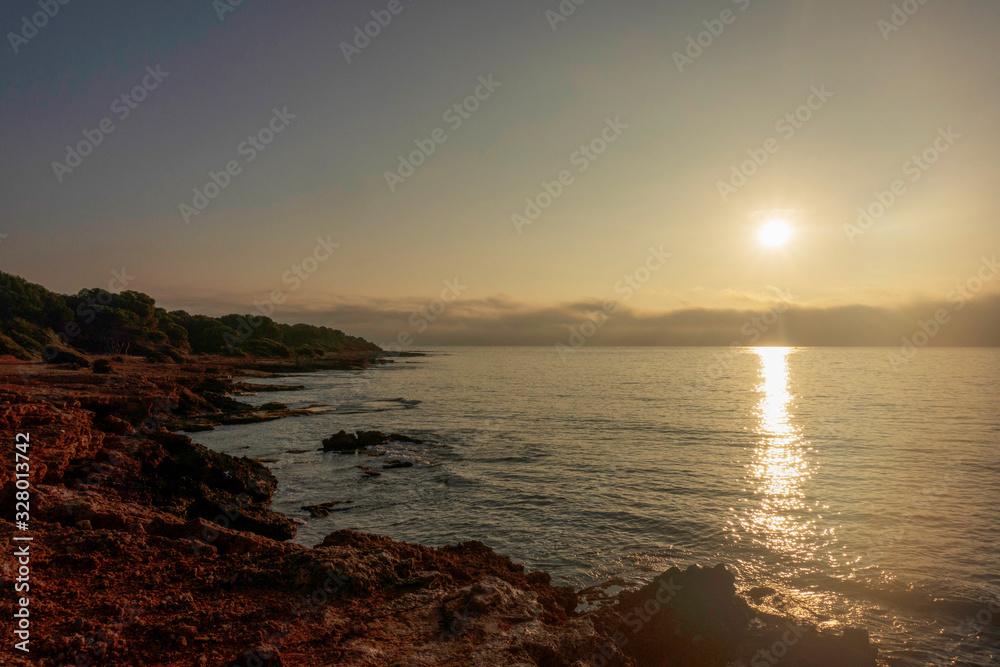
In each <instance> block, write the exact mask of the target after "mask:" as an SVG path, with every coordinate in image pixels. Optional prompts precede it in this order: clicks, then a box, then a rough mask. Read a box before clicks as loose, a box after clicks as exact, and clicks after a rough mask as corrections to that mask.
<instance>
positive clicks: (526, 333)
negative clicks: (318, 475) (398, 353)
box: [0, 0, 1000, 345]
mask: <svg viewBox="0 0 1000 667" xmlns="http://www.w3.org/2000/svg"><path fill="white" fill-rule="evenodd" d="M46 7H48V11H49V13H50V14H54V15H52V16H46V15H45V14H44V11H45V8H46ZM366 30H367V31H368V34H367V35H366V34H365V31H366ZM0 31H2V33H3V35H4V41H3V43H2V44H0V58H2V59H3V67H2V68H0V85H2V88H3V91H4V95H3V101H2V104H0V123H2V128H3V130H2V132H3V138H4V141H3V151H2V153H0V179H2V182H3V188H4V196H3V198H2V199H0V235H2V236H0V270H3V271H7V272H10V273H14V274H17V275H21V276H23V277H25V278H27V279H28V280H30V281H32V282H37V283H40V284H42V285H44V286H46V287H48V288H49V289H52V290H55V291H58V292H63V293H75V292H76V291H77V290H79V289H81V288H83V287H92V286H101V287H104V286H109V285H111V286H112V287H113V288H115V289H119V288H127V289H135V290H138V291H142V292H145V293H148V294H150V295H152V296H153V297H155V298H156V300H157V302H158V303H159V304H160V305H162V306H164V307H166V308H168V309H174V308H183V309H186V310H189V311H191V312H201V313H206V314H212V315H219V314H224V313H229V312H246V313H251V312H262V313H265V314H269V315H271V316H272V317H274V318H275V319H277V320H279V321H287V322H293V321H307V322H310V323H314V324H324V325H330V326H335V327H338V328H343V329H345V330H347V331H348V332H350V333H354V334H358V335H364V336H366V337H369V338H371V339H372V340H375V342H378V343H380V344H383V345H385V344H387V343H392V341H394V340H396V339H398V338H399V337H400V335H402V334H409V337H407V336H404V339H405V340H407V341H409V340H410V339H411V338H412V339H413V341H415V342H414V343H407V344H423V345H432V344H443V343H447V344H544V345H550V344H557V343H559V342H560V341H564V342H566V341H569V340H570V338H571V337H574V336H576V337H577V338H579V336H580V335H582V334H579V333H577V334H574V331H576V332H579V331H580V327H581V326H582V327H585V329H586V331H587V332H588V333H589V332H590V330H591V329H593V330H594V332H593V333H592V334H591V335H589V336H585V338H586V340H587V342H592V343H593V344H616V345H619V344H723V345H724V344H729V343H731V342H738V341H742V342H744V343H749V342H750V341H752V340H758V339H763V340H765V341H770V342H775V343H781V342H786V343H795V344H896V343H898V342H899V339H900V336H901V335H902V336H904V337H909V336H911V335H912V334H914V333H918V332H919V331H921V330H923V329H926V328H927V326H924V327H923V329H922V328H921V325H922V324H926V323H927V322H929V321H931V320H934V319H935V317H936V316H937V315H940V313H941V311H945V314H946V315H947V316H948V317H947V319H948V322H944V323H942V325H941V326H942V328H943V330H942V332H941V333H940V335H937V334H935V335H934V336H931V338H933V339H934V341H935V342H936V343H942V342H950V343H953V344H996V341H997V340H1000V335H998V331H1000V327H998V325H997V321H998V317H997V310H998V304H1000V301H998V300H997V299H996V298H995V297H996V295H997V294H1000V279H997V278H998V277H1000V276H998V275H997V274H998V270H994V269H992V268H991V267H993V266H994V264H995V260H994V258H995V256H996V253H997V252H998V251H1000V242H998V241H1000V239H998V234H997V230H998V221H1000V188H997V187H996V182H997V176H998V167H997V161H996V155H997V154H998V149H1000V124H998V123H997V120H998V118H997V113H996V109H997V108H998V102H1000V78H998V77H997V76H996V72H997V71H1000V51H998V49H997V48H996V45H997V44H998V43H1000V5H997V4H996V3H983V2H971V1H967V0H956V1H954V2H949V3H944V2H935V1H934V0H928V1H927V2H925V3H924V4H919V3H918V2H917V1H916V0H908V1H907V2H896V3H893V2H889V1H888V0H886V1H877V2H872V1H871V0H865V1H862V0H845V1H844V2H839V3H820V2H814V1H810V0H805V1H801V0H800V1H799V2H791V1H784V0H767V1H764V0H716V1H713V2H694V1H680V2H672V3H655V2H649V1H639V0H619V1H617V2H613V3H612V2H608V1H607V0H586V1H585V2H582V3H581V4H579V5H576V4H574V3H573V2H570V1H569V0H567V1H565V2H563V3H561V4H560V3H559V2H557V1H555V0H548V1H530V2H529V1H516V0H511V1H509V2H504V3H498V2H485V1H482V0H468V1H466V2H462V3H457V2H452V3H445V2H433V1H432V0H425V1H422V0H397V1H395V2H390V0H384V1H383V0H375V1H372V2H359V1H345V2H338V3H326V2H312V1H302V2H284V3H277V2H265V1H264V0H243V2H241V3H239V4H237V5H235V6H234V5H230V4H229V2H228V0H216V1H214V2H213V1H212V0H177V1H175V2H171V3H153V2H128V3H126V2H118V1H109V2H104V3H86V2H81V1H80V0H75V1H72V0H71V1H69V2H67V4H59V3H58V2H56V1H55V0H41V2H39V0H33V1H28V0H12V1H11V2H7V3H5V4H4V6H3V7H2V8H0ZM137 87H138V88H137ZM123 96H124V97H123ZM456 105H458V106H457V107H456ZM81 142H82V146H81ZM77 149H79V150H77ZM227 167H228V168H229V171H228V172H227ZM213 179H214V180H213ZM208 195H211V197H209V196H208ZM774 224H777V225H780V226H782V227H783V229H785V230H786V231H787V232H788V234H789V236H788V238H787V240H786V241H785V242H784V243H782V244H780V245H777V246H771V245H768V244H767V243H764V242H762V239H761V230H762V229H764V228H766V227H767V226H768V225H774ZM123 278H124V279H123ZM612 302H613V303H612ZM959 306H961V308H960V307H959ZM769 313H770V314H772V315H773V316H774V317H777V319H778V320H780V321H781V322H782V324H781V325H780V326H778V327H771V326H768V329H767V331H763V330H762V329H761V327H760V326H758V324H755V323H754V318H760V317H761V316H763V315H767V314H769ZM769 319H773V317H769ZM953 320H954V321H953ZM587 322H591V323H592V324H587ZM955 322H960V324H955ZM765 326H767V325H765ZM831 332H834V333H831ZM834 334H836V335H834ZM769 337H771V338H769Z"/></svg>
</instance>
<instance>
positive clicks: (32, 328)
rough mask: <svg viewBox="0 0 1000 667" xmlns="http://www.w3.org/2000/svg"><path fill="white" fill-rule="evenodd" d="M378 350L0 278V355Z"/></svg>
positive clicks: (337, 337)
mask: <svg viewBox="0 0 1000 667" xmlns="http://www.w3.org/2000/svg"><path fill="white" fill-rule="evenodd" d="M378 351H379V348H378V346H376V345H374V344H373V343H369V342H368V341H366V340H364V339H362V338H358V337H356V336H349V335H347V334H345V333H344V332H343V331H340V330H339V329H331V328H329V327H319V326H313V325H309V324H281V323H279V322H275V321H274V320H272V319H271V318H269V317H265V316H263V315H237V314H233V315H224V316H222V317H208V316H207V315H192V314H190V313H187V312H186V311H183V310H174V311H167V310H165V309H163V308H159V307H157V306H156V301H155V300H154V299H153V298H152V297H151V296H149V295H147V294H143V293H141V292H136V291H132V290H128V291H123V292H119V293H112V292H108V291H107V290H104V289H99V288H95V289H83V290H80V291H79V292H78V293H76V294H74V295H62V294H56V293H55V292H51V291H49V290H47V289H45V288H44V287H42V286H41V285H36V284H34V283H29V282H28V281H26V280H24V279H23V278H20V277H19V276H14V275H11V274H9V273H3V272H0V356H2V355H12V356H14V357H17V358H19V359H36V358H38V357H39V356H41V357H42V358H44V359H45V360H47V361H52V362H58V363H64V362H65V363H75V364H78V365H87V360H86V357H85V356H84V355H86V354H128V355H141V356H146V357H149V358H150V359H152V360H154V361H165V360H167V359H169V358H172V359H175V360H179V359H180V357H182V356H183V355H186V354H222V355H227V356H252V357H264V358H293V357H300V358H301V357H322V356H324V355H325V354H327V353H330V352H378Z"/></svg>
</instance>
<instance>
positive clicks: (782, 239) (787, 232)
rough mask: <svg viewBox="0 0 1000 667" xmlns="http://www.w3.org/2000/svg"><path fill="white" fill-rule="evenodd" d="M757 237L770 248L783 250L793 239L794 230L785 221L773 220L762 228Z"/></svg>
mask: <svg viewBox="0 0 1000 667" xmlns="http://www.w3.org/2000/svg"><path fill="white" fill-rule="evenodd" d="M757 237H758V238H759V239H760V242H761V243H762V244H764V245H766V246H767V247H768V248H781V247H782V246H784V245H787V243H788V242H789V241H790V240H791V238H792V228H791V226H790V225H789V224H788V223H787V222H785V221H784V220H771V221H770V222H768V223H767V224H765V225H764V226H763V227H761V228H760V232H758V234H757Z"/></svg>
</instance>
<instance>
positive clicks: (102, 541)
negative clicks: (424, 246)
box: [0, 356, 878, 667]
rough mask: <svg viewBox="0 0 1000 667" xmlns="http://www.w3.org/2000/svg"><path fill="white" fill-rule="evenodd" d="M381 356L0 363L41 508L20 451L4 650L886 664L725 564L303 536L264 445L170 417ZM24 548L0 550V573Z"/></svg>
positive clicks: (159, 657)
mask: <svg viewBox="0 0 1000 667" xmlns="http://www.w3.org/2000/svg"><path fill="white" fill-rule="evenodd" d="M369 361H370V359H366V358H361V357H350V356H344V357H340V358H335V359H328V360H317V361H314V362H313V366H314V367H310V368H296V367H293V366H290V365H278V366H276V365H275V364H274V363H273V362H266V363H265V362H260V363H256V362H253V361H252V360H247V359H243V360H239V361H236V360H231V359H229V360H227V359H223V358H212V357H197V358H192V360H191V361H189V362H186V363H180V364H151V363H148V362H146V361H143V360H139V359H133V358H119V359H118V360H112V361H111V364H110V366H111V372H107V373H94V372H92V371H91V370H89V369H82V370H81V369H74V368H71V367H68V366H67V367H59V366H53V365H43V364H33V363H14V362H13V361H11V362H9V363H0V432H2V434H3V438H4V440H5V442H7V443H10V445H8V446H5V451H8V452H11V451H12V444H13V442H14V437H15V434H19V433H26V434H29V435H30V447H29V448H28V455H29V457H30V469H31V478H30V479H31V484H32V486H31V499H30V522H29V527H28V530H27V531H22V530H17V529H16V527H15V525H14V524H12V523H10V519H11V518H12V509H13V507H14V503H15V494H16V492H17V490H16V488H15V485H14V481H13V480H14V479H15V476H14V473H15V471H14V456H13V455H9V456H6V457H5V458H4V470H5V473H4V477H3V484H2V490H0V501H2V502H0V505H2V507H4V508H5V511H4V512H3V514H2V515H0V531H2V532H3V534H4V535H5V536H8V538H9V537H10V536H12V535H14V534H15V532H16V534H17V535H22V536H23V535H29V536H31V537H33V541H32V542H31V543H30V553H31V558H30V582H31V587H30V591H29V592H23V593H15V592H14V590H13V588H12V587H10V586H5V588H4V593H3V600H4V604H5V605H6V606H7V607H8V608H11V607H12V606H14V605H15V603H16V600H17V598H18V597H19V596H22V595H28V596H30V600H31V601H30V606H29V609H30V638H31V639H30V654H23V653H21V652H19V651H15V650H13V649H12V644H13V641H12V640H11V638H10V634H9V633H8V637H7V640H6V641H5V646H4V648H3V649H2V650H0V664H3V663H6V664H14V665H22V664H23V665H28V664H39V665H53V666H57V665H58V666H62V665H103V664H106V665H144V666H145V665H167V666H181V665H184V666H188V665H213V666H214V665H240V666H244V667H251V666H254V667H262V666H265V665H268V666H275V665H291V666H303V667H313V666H320V665H354V666H359V667H360V666H372V667H375V666H393V667H394V666H400V667H402V666H404V665H405V666H411V665H412V666H418V665H420V666H422V665H427V666H431V665H446V666H451V665H454V666H459V665H462V666H465V665H478V666H493V665H496V666H500V665H510V666H513V665H518V666H526V665H539V666H543V667H555V666H559V665H573V666H576V667H585V666H591V667H601V666H622V667H624V666H634V667H666V666H673V665H685V666H693V667H697V666H702V665H704V666H716V665H718V666H720V667H721V666H723V665H744V666H749V667H758V666H761V665H787V666H789V667H805V666H813V667H843V666H848V665H849V666H852V667H855V666H856V667H865V666H867V665H876V664H878V662H877V656H876V653H877V652H876V649H875V648H874V647H873V646H872V645H871V644H870V642H869V640H868V636H867V633H866V632H864V631H863V630H855V629H847V630H844V631H842V632H839V633H835V634H828V633H821V632H819V631H818V630H816V629H815V628H813V627H810V626H808V625H807V624H804V623H802V622H799V621H793V620H792V619H786V618H781V617H779V616H775V615H772V614H768V613H765V612H763V611H761V610H759V609H757V608H755V607H754V606H753V605H752V604H751V603H750V602H749V601H748V600H747V599H745V598H744V597H743V596H741V595H740V594H738V592H737V591H736V588H735V584H734V578H733V576H732V575H731V574H730V573H729V572H727V571H726V570H725V568H723V567H721V566H720V567H715V568H701V567H696V566H692V567H690V568H688V569H686V570H684V571H681V570H679V569H676V568H675V569H672V570H669V571H668V572H665V573H663V574H661V575H660V576H659V577H657V578H656V579H655V580H654V581H652V582H650V583H649V584H647V585H646V586H644V587H642V588H641V589H638V590H626V591H624V592H621V593H618V594H617V595H597V596H594V595H589V594H588V593H590V594H592V593H594V591H589V592H588V593H581V592H577V591H574V590H572V589H570V588H566V587H559V586H553V585H552V582H551V578H550V577H549V575H547V574H545V573H544V572H526V571H525V570H524V568H523V567H522V566H520V565H517V564H515V563H513V562H511V561H510V560H509V559H507V558H505V557H503V556H501V555H498V554H496V553H494V552H493V551H492V550H491V549H489V548H488V547H487V546H485V545H483V544H481V543H479V542H469V543H464V544H460V545H456V546H450V547H443V548H438V549H432V548H428V547H423V546H419V545H412V544H405V543H400V542H395V541H393V540H390V539H388V538H386V537H380V536H374V535H365V534H359V533H355V532H352V531H338V532H335V533H332V534H330V535H328V536H327V537H326V538H325V539H324V540H323V542H322V543H321V544H319V545H317V546H315V547H313V548H306V547H302V546H299V545H295V544H291V543H289V542H287V540H288V539H289V538H290V537H292V536H294V534H295V529H296V524H295V523H294V522H292V521H291V520H290V519H288V518H287V517H285V516H283V515H281V514H278V513H276V512H273V511H272V510H270V508H269V503H270V500H271V497H272V495H273V494H274V491H275V488H276V484H277V482H276V480H275V478H274V476H273V475H271V473H270V472H269V471H268V470H267V468H266V467H265V466H264V465H262V464H261V463H260V462H257V461H253V460H250V459H246V458H241V459H237V458H234V457H231V456H227V455H224V454H219V453H216V452H212V451H209V450H207V449H206V448H204V447H202V446H201V445H197V444H195V443H192V442H191V440H190V439H189V438H188V437H187V436H185V435H182V434H179V433H177V432H176V431H178V430H181V429H186V430H197V429H200V428H212V427H213V426H214V425H217V424H239V423H250V422H253V421H261V420H265V419H279V418H284V417H302V418H308V415H311V414H316V412H317V411H318V410H321V409H322V407H317V408H315V409H307V410H289V409H288V408H287V407H286V406H283V405H281V404H273V403H272V404H267V405H264V406H262V407H261V408H251V407H250V406H247V405H245V404H243V403H239V402H238V401H237V400H235V399H234V398H232V396H233V395H238V394H239V393H241V392H247V391H266V390H267V387H266V386H265V387H261V386H259V385H253V386H252V387H250V386H248V385H245V384H241V378H245V377H248V376H256V377H266V376H267V375H268V374H273V373H277V372H290V371H293V370H304V371H308V370H319V369H323V368H348V367H357V366H358V365H361V364H364V363H368V362H369ZM383 437H385V438H387V437H389V436H384V435H383V434H378V433H376V432H365V433H359V434H348V433H343V432H342V433H338V434H336V435H334V436H332V437H331V438H330V439H329V440H328V441H327V442H324V443H322V445H321V443H316V446H317V448H323V449H326V450H328V451H348V450H353V449H356V448H363V447H365V446H367V444H369V443H371V442H377V441H381V439H382V438H383ZM391 437H393V438H396V437H402V436H398V434H393V435H392V436H391ZM313 509H315V511H317V512H323V511H326V512H329V511H334V510H335V508H333V507H325V506H317V507H315V508H313ZM311 511H312V510H311ZM13 544H20V543H13V542H10V541H9V540H8V547H9V548H10V545H13ZM16 568H17V566H16V563H15V562H14V561H12V560H11V559H5V560H4V561H3V569H4V578H5V579H8V580H12V579H14V577H15V576H16V573H17V570H16ZM750 593H751V594H752V598H753V599H754V600H755V601H757V602H759V601H761V600H764V599H767V598H768V597H769V596H772V595H774V591H769V590H767V589H756V590H754V591H751V592H750ZM585 596H586V597H587V599H589V600H590V601H591V602H592V604H590V605H582V604H581V603H582V602H583V601H584V597H585ZM595 600H596V602H594V601H595ZM584 609H585V610H584Z"/></svg>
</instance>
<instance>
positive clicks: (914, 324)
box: [164, 293, 1000, 350]
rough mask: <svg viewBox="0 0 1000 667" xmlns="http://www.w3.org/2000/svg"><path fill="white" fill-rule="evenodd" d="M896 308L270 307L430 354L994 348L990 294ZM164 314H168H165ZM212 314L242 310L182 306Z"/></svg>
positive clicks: (997, 322) (999, 327)
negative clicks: (581, 346)
mask: <svg viewBox="0 0 1000 667" xmlns="http://www.w3.org/2000/svg"><path fill="white" fill-rule="evenodd" d="M949 297H950V298H948V299H947V300H942V301H940V302H931V301H925V302H915V303H911V304H908V305H904V306H898V307H875V306H866V305H838V306H826V307H820V306H802V305H794V304H789V303H785V302H782V301H775V302H773V303H771V304H767V305H761V306H760V307H759V308H757V309H753V310H737V309H705V308H687V309H680V310H672V311H662V312H652V311H646V310H638V309H635V308H632V307H629V306H628V305H625V304H617V305H613V304H609V303H606V302H598V301H581V302H576V303H566V304H560V305H550V306H545V305H533V304H527V303H523V302H518V301H515V300H513V299H509V298H505V297H495V298H488V299H478V300H476V299H458V300H456V301H453V302H452V303H447V304H446V303H444V302H443V301H440V300H437V301H427V300H423V301H421V300H418V299H413V300H409V299H408V300H392V301H390V300H377V299H372V300H350V301H338V302H334V303H330V304H328V305H325V306H323V307H321V308H319V309H309V310H305V309H293V308H291V307H279V310H277V311H276V312H275V313H274V315H273V316H274V317H275V319H277V320H280V321H283V322H308V323H310V324H320V325H326V326H331V327H336V328H339V329H343V330H344V331H346V332H348V333H351V334H354V335H360V336H363V337H365V338H367V339H369V340H372V341H374V342H375V343H378V344H379V345H382V346H383V347H389V346H391V345H393V344H396V345H398V346H399V348H400V349H404V350H406V349H417V348H419V347H421V346H434V345H555V344H557V343H562V344H564V345H574V344H578V343H579V341H581V340H582V341H585V343H586V344H587V345H612V346H615V345H621V346H629V345H637V346H642V345H663V346H717V345H732V344H734V343H737V344H742V345H791V346H804V347H805V346H872V347H876V346H893V347H895V346H901V345H903V343H904V340H908V341H910V342H911V343H913V344H914V345H916V346H917V347H924V346H981V347H993V346H998V345H1000V294H995V293H994V294H990V295H981V296H976V297H974V298H969V297H971V295H965V296H963V295H960V294H957V293H956V294H953V295H949ZM164 305H167V306H168V307H171V305H170V304H169V303H168V304H164ZM184 307H186V308H189V309H192V310H194V311H196V312H208V313H210V314H219V313H225V312H241V311H245V310H246V308H245V307H243V308H240V307H238V306H236V305H227V304H226V303H222V302H219V301H213V302H210V303H209V302H202V303H198V304H195V303H188V304H185V305H184Z"/></svg>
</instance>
